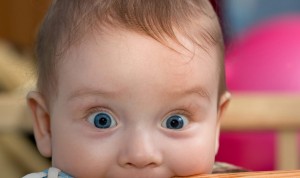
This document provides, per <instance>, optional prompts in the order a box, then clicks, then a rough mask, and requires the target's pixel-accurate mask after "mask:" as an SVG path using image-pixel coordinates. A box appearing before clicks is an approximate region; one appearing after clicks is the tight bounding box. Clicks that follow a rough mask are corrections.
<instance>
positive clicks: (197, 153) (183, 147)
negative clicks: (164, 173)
mask: <svg viewBox="0 0 300 178" xmlns="http://www.w3.org/2000/svg"><path fill="white" fill-rule="evenodd" d="M170 150H173V151H170V152H168V154H169V156H168V157H169V158H171V159H170V160H168V161H170V164H171V165H172V167H173V171H174V172H175V174H176V175H178V176H190V175H196V174H207V173H211V172H212V168H213V164H214V160H215V154H214V152H215V151H214V150H215V142H214V141H212V139H201V138H194V139H189V140H183V141H182V142H181V143H180V144H178V143H177V145H174V147H173V148H172V149H171V148H170Z"/></svg>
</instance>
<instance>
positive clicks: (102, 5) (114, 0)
mask: <svg viewBox="0 0 300 178" xmlns="http://www.w3.org/2000/svg"><path fill="white" fill-rule="evenodd" d="M110 28H111V29H113V28H119V29H125V30H128V31H133V32H136V33H140V34H143V35H147V36H150V37H152V38H153V39H155V40H157V41H159V42H161V43H163V44H166V45H167V39H172V40H174V41H175V42H177V43H180V42H179V40H178V39H177V36H176V33H177V32H179V33H180V34H182V35H183V36H184V37H186V38H188V39H189V40H191V41H192V42H194V43H195V44H197V45H199V46H200V47H201V48H203V49H204V50H206V51H208V49H210V47H211V46H216V47H217V48H216V49H218V50H219V51H220V54H219V58H220V61H219V64H220V65H219V69H220V70H219V71H220V79H219V80H220V81H219V96H220V94H222V93H224V92H225V90H226V85H225V74H224V73H225V72H224V64H223V63H224V61H223V58H224V47H223V37H222V32H221V29H220V25H219V22H218V18H217V16H216V13H215V12H214V10H213V8H212V6H211V4H210V2H209V1H208V0H55V1H53V3H52V5H51V7H50V9H49V11H48V13H47V15H46V17H45V19H44V22H43V24H42V26H41V29H40V31H39V34H38V38H37V65H38V82H37V87H38V90H39V91H40V92H41V93H42V94H43V95H44V97H46V100H48V99H49V98H47V97H49V96H48V95H52V94H53V93H56V85H57V69H58V66H59V62H61V61H60V60H58V59H60V58H61V57H62V56H63V55H64V53H65V52H66V51H67V50H68V49H69V48H70V47H71V46H72V45H76V44H78V43H80V41H81V40H82V39H83V38H84V36H85V35H87V34H91V32H94V31H95V32H98V33H100V32H101V31H102V30H104V29H110Z"/></svg>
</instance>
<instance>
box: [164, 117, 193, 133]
mask: <svg viewBox="0 0 300 178" xmlns="http://www.w3.org/2000/svg"><path fill="white" fill-rule="evenodd" d="M188 123H189V121H188V119H187V118H186V117H185V116H183V115H180V114H179V115H172V116H170V117H168V118H166V119H165V120H164V121H163V123H162V126H163V127H165V128H168V129H175V130H178V129H182V128H183V127H184V126H186V125H187V124H188Z"/></svg>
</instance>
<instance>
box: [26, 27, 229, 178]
mask: <svg viewBox="0 0 300 178" xmlns="http://www.w3.org/2000/svg"><path fill="white" fill-rule="evenodd" d="M104 34H105V35H104ZM178 36H179V38H180V39H181V42H182V43H183V44H184V45H185V47H186V48H183V47H182V46H180V45H178V44H176V43H174V42H172V41H170V42H169V44H168V46H170V47H172V48H173V49H170V48H169V47H167V46H166V45H163V44H161V43H159V42H157V41H155V40H154V39H152V38H150V37H147V36H145V35H140V34H137V33H134V32H129V31H123V30H115V31H113V30H111V31H110V32H106V33H102V35H99V34H94V35H90V36H87V37H86V38H85V39H84V40H83V41H82V43H81V44H80V45H77V46H73V47H71V48H70V50H68V52H67V53H66V54H65V55H64V56H63V59H62V62H60V63H59V69H58V85H57V96H56V97H54V98H53V99H52V100H51V102H50V103H46V102H45V100H44V98H43V97H42V95H41V94H40V93H38V92H30V93H29V95H28V103H29V105H30V106H31V109H32V112H33V115H34V133H35V137H36V141H37V145H38V148H39V150H40V152H41V153H42V154H43V155H44V156H51V157H52V164H53V166H54V167H57V168H59V169H61V170H63V171H64V172H67V173H69V174H71V175H73V176H74V177H89V178H90V177H91V178H100V177H101V178H102V177H130V178H135V177H138V178H143V177H156V178H166V177H172V176H189V175H195V174H203V173H211V171H212V167H213V163H214V157H215V154H216V152H217V150H218V137H219V120H220V117H221V115H222V111H223V110H224V108H225V106H226V104H227V102H228V97H227V96H228V95H226V94H224V95H223V96H222V97H221V100H220V102H219V104H218V102H217V101H218V98H217V97H218V96H217V93H218V69H217V66H218V61H217V56H218V51H217V50H216V49H215V48H214V47H211V49H210V51H209V54H208V53H207V52H206V51H204V50H202V49H201V48H199V47H196V46H193V45H192V43H190V42H189V41H188V40H184V38H183V37H181V36H180V35H178ZM174 49H175V50H174ZM187 49H188V50H187ZM98 112H106V113H109V114H110V115H111V116H112V117H113V118H114V119H115V120H116V125H115V126H113V127H111V128H107V129H100V128H97V127H95V125H94V124H93V123H92V122H90V121H91V119H93V116H94V115H95V113H98ZM172 115H179V116H180V117H183V118H185V119H186V120H185V121H186V122H185V125H184V127H183V128H181V129H169V128H166V124H165V123H166V122H165V121H166V119H168V118H169V117H170V116H172Z"/></svg>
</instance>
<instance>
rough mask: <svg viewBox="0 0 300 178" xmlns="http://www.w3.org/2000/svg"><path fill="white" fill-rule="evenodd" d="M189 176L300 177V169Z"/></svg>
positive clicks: (232, 177) (192, 177) (198, 177)
mask: <svg viewBox="0 0 300 178" xmlns="http://www.w3.org/2000/svg"><path fill="white" fill-rule="evenodd" d="M189 178H300V170H290V171H266V172H241V173H224V174H208V175H199V176H191V177H189Z"/></svg>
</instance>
